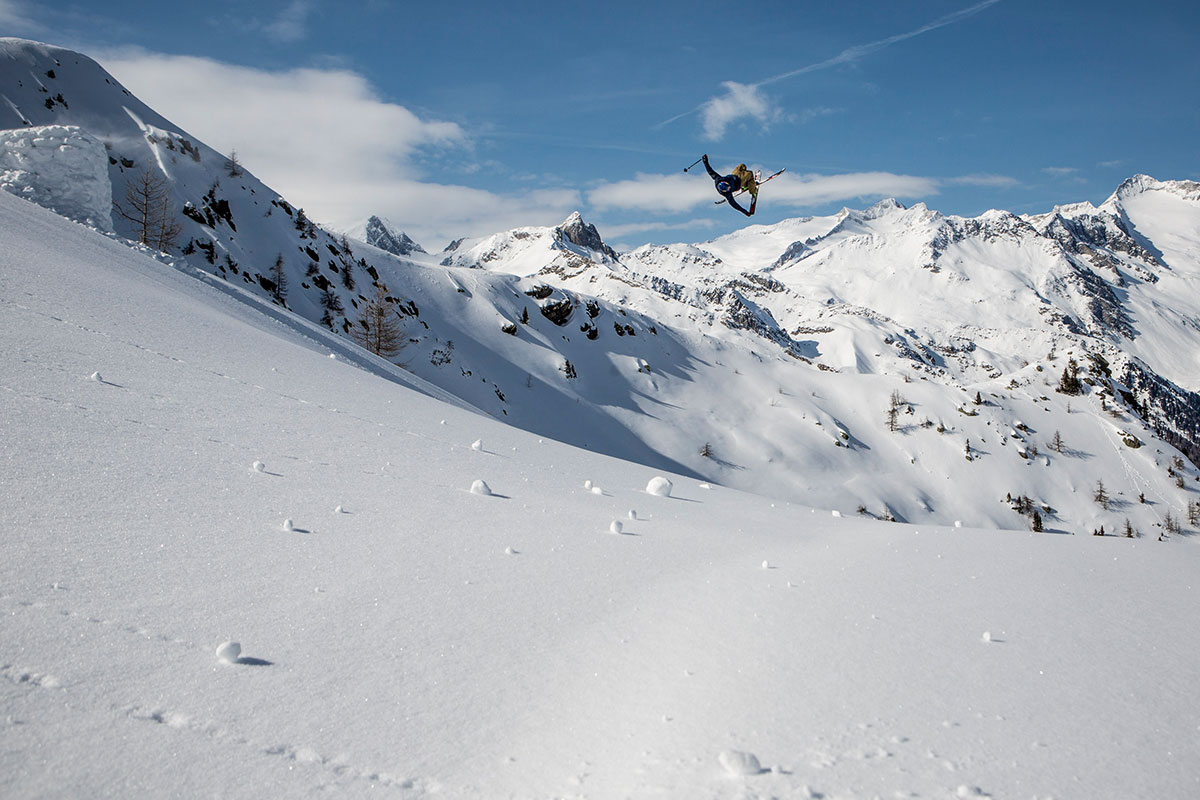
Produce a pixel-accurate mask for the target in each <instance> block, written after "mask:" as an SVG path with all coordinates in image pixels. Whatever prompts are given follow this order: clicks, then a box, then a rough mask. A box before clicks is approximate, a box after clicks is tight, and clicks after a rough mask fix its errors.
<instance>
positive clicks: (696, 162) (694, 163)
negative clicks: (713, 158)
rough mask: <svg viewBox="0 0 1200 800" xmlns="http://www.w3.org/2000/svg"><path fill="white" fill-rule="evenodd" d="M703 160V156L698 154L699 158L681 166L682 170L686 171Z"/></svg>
mask: <svg viewBox="0 0 1200 800" xmlns="http://www.w3.org/2000/svg"><path fill="white" fill-rule="evenodd" d="M703 160H704V156H700V158H697V159H696V160H695V161H693V162H692V164H691V166H688V167H684V168H683V171H684V172H687V171H688V170H689V169H691V168H692V167H694V166H696V165H697V164H699V163H700V162H701V161H703Z"/></svg>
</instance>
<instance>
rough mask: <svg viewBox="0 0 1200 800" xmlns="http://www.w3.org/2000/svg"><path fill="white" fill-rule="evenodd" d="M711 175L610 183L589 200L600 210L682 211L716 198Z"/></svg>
mask: <svg viewBox="0 0 1200 800" xmlns="http://www.w3.org/2000/svg"><path fill="white" fill-rule="evenodd" d="M713 192H714V190H713V185H712V181H710V180H709V179H708V175H706V174H703V173H701V174H700V175H699V176H696V175H691V176H689V175H681V174H671V175H648V174H645V173H638V175H637V177H635V178H633V179H632V180H624V181H616V182H615V183H606V184H603V185H601V186H598V187H597V188H595V189H592V190H591V191H590V192H588V196H587V199H588V203H589V204H591V205H592V206H593V207H594V208H597V209H601V210H603V209H612V208H620V209H629V210H636V211H659V212H663V213H667V214H679V213H682V212H684V211H687V210H689V209H692V208H695V207H696V206H698V205H700V204H701V203H703V202H704V201H705V200H709V201H711V200H712V199H714V197H713Z"/></svg>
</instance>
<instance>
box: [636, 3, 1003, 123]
mask: <svg viewBox="0 0 1200 800" xmlns="http://www.w3.org/2000/svg"><path fill="white" fill-rule="evenodd" d="M1000 1H1001V0H982V2H978V3H975V4H974V5H972V6H969V7H967V8H964V9H961V10H959V11H955V12H953V13H951V14H947V15H945V16H943V17H939V18H938V19H935V20H933V21H932V22H929V23H926V24H925V25H922V26H920V27H919V28H915V29H913V30H911V31H906V32H904V33H898V34H895V35H893V36H888V37H886V38H884V39H879V40H877V41H874V42H867V43H866V44H860V45H855V46H853V47H847V48H846V49H845V50H843V51H841V52H840V53H838V54H837V55H835V56H833V57H832V58H827V59H825V60H824V61H818V62H816V63H815V64H808V65H805V66H803V67H798V68H796V69H792V70H788V71H787V72H781V73H779V74H778V75H772V76H771V77H769V78H764V79H763V80H761V81H758V82H756V83H750V84H741V83H735V82H733V81H726V82H725V83H723V84H721V86H722V88H723V89H724V90H725V92H724V94H721V95H717V96H714V97H712V98H710V99H708V100H706V101H705V102H703V103H701V104H700V105H698V106H696V107H695V108H693V109H691V110H690V111H685V112H684V113H682V114H677V115H675V116H673V117H671V118H670V119H667V120H664V121H663V122H660V123H658V124H657V125H655V126H654V128H655V129H656V130H657V129H659V128H663V127H665V126H667V125H670V124H671V123H672V122H675V121H677V120H680V119H683V118H684V117H687V116H690V115H692V114H695V113H697V112H699V113H700V114H701V115H702V117H703V124H704V136H705V138H706V139H710V140H713V141H716V140H719V139H720V138H721V137H722V136H724V134H725V130H726V128H727V127H728V125H729V124H730V123H731V122H732V121H733V120H734V119H738V118H739V116H741V115H739V114H737V113H735V112H737V111H738V110H739V109H741V110H742V111H743V115H744V114H749V115H750V116H751V117H752V118H754V119H756V120H758V121H760V122H765V121H771V120H773V119H777V118H778V117H779V116H780V115H781V114H782V111H781V110H780V109H778V108H777V107H775V106H774V104H773V103H772V101H771V100H770V99H769V98H768V96H767V95H766V94H765V93H763V92H762V91H761V89H762V87H764V86H769V85H770V84H773V83H778V82H780V81H784V80H787V79H789V78H795V77H797V76H799V75H805V74H808V73H810V72H817V71H819V70H823V69H829V68H831V67H836V66H838V65H841V64H849V63H853V62H855V61H858V60H860V59H862V58H864V57H866V56H868V55H871V54H872V53H876V52H878V51H880V50H883V49H884V48H887V47H890V46H892V45H894V44H897V43H899V42H903V41H905V40H907V39H912V38H914V37H917V36H920V35H922V34H925V33H929V32H931V31H935V30H937V29H939V28H944V27H946V26H947V25H953V24H955V23H957V22H962V21H963V20H965V19H967V18H969V17H972V16H974V15H976V14H978V13H979V12H981V11H984V10H986V9H988V8H990V7H991V6H994V5H996V4H997V3H999V2H1000Z"/></svg>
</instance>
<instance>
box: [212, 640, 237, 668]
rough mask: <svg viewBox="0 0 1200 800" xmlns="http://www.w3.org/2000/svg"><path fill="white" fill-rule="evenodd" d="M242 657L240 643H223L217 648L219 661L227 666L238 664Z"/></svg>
mask: <svg viewBox="0 0 1200 800" xmlns="http://www.w3.org/2000/svg"><path fill="white" fill-rule="evenodd" d="M241 655H242V646H241V644H239V643H238V642H222V643H221V644H220V645H218V646H217V660H218V661H221V662H222V663H225V664H236V663H237V660H238V658H239V657H240V656H241Z"/></svg>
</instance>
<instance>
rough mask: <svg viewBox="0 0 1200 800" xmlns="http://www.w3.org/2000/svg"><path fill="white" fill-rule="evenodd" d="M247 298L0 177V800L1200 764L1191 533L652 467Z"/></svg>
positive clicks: (361, 792) (830, 787) (1080, 416)
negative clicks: (822, 497)
mask: <svg viewBox="0 0 1200 800" xmlns="http://www.w3.org/2000/svg"><path fill="white" fill-rule="evenodd" d="M256 298H257V295H256V294H255V293H252V292H246V291H241V290H240V289H238V288H237V287H233V286H230V285H229V284H228V283H226V282H224V281H221V280H220V279H214V278H212V277H211V276H209V275H207V273H204V272H202V271H197V270H194V269H191V268H188V267H185V266H182V265H181V266H180V268H179V269H171V268H169V267H167V266H165V265H164V264H163V263H162V262H161V261H160V260H152V259H151V258H149V257H147V256H145V255H141V254H138V253H137V252H135V251H133V250H130V249H129V248H127V247H126V246H124V245H123V244H121V243H119V242H117V241H113V240H111V239H109V238H106V237H104V236H102V235H100V234H98V233H95V232H92V231H89V230H87V229H85V228H84V227H82V226H79V225H74V224H71V223H69V222H66V221H65V220H63V219H62V218H61V217H58V216H55V215H54V214H52V213H51V212H49V211H46V210H44V209H41V208H38V207H36V206H34V205H32V204H30V203H25V202H23V201H21V200H18V199H16V198H14V197H10V196H8V195H6V194H4V193H0V308H2V313H0V341H2V342H3V344H4V346H3V347H0V397H2V398H3V402H2V404H0V408H2V409H3V411H2V412H0V426H2V436H0V491H2V492H3V496H4V502H3V503H0V531H2V532H3V542H4V545H3V558H0V611H2V613H0V795H3V796H5V797H80V796H89V797H97V796H108V797H111V796H122V797H129V796H139V797H165V796H185V797H196V796H220V797H227V798H251V797H254V798H257V797H262V796H263V795H264V794H266V795H270V796H272V797H282V798H307V797H324V796H331V795H336V796H338V797H366V796H372V797H395V798H422V797H455V798H495V797H522V798H551V797H573V798H590V799H593V800H600V799H603V798H625V797H686V798H699V799H703V798H769V797H798V798H813V797H826V798H850V797H875V796H880V797H896V796H916V797H995V798H1008V797H1018V798H1027V797H1039V798H1045V797H1062V798H1070V797H1087V798H1098V797H1190V796H1193V795H1195V794H1196V793H1197V791H1200V772H1198V771H1197V767H1196V765H1197V764H1198V763H1200V742H1198V740H1197V738H1196V735H1195V733H1196V727H1195V726H1196V719H1197V718H1198V716H1200V703H1198V701H1197V697H1198V695H1197V694H1196V692H1195V691H1193V690H1192V688H1191V686H1190V682H1191V680H1192V678H1191V675H1192V673H1193V671H1194V670H1193V665H1194V664H1195V662H1196V660H1197V658H1198V657H1200V650H1198V648H1197V644H1196V637H1195V636H1194V635H1193V631H1192V627H1193V620H1194V619H1195V618H1196V616H1197V614H1198V613H1200V601H1198V595H1197V593H1196V592H1195V591H1194V588H1193V587H1194V586H1195V579H1196V571H1197V567H1198V558H1200V556H1198V554H1200V549H1197V548H1196V547H1195V543H1194V542H1192V541H1189V540H1188V539H1186V538H1180V537H1173V538H1172V539H1171V540H1170V541H1168V542H1165V543H1159V542H1156V541H1152V540H1147V539H1142V540H1134V541H1130V540H1125V539H1116V538H1111V537H1107V538H1097V537H1091V536H1050V535H1046V536H1035V535H1032V534H1028V533H1013V532H997V531H984V530H972V529H969V528H959V529H956V528H945V527H940V526H931V525H921V526H908V525H889V524H882V523H878V522H873V521H870V520H864V519H851V518H845V517H843V518H837V517H833V516H831V515H830V513H829V512H828V511H821V510H816V511H814V510H811V509H809V508H805V507H801V506H795V505H791V504H788V503H784V502H781V501H777V500H771V499H768V498H765V497H761V496H756V495H748V494H741V493H739V492H736V491H732V490H729V489H725V488H721V487H717V486H713V485H710V484H703V483H700V482H698V481H696V480H693V479H689V478H686V477H682V476H679V475H668V474H665V473H659V472H656V471H655V470H651V469H648V468H646V467H644V466H640V465H636V464H632V463H628V462H623V461H617V460H614V459H611V458H606V457H603V456H600V455H597V454H593V453H588V452H586V451H583V450H580V449H576V448H572V447H567V446H564V445H561V444H559V443H556V442H554V441H551V440H548V439H540V438H538V437H536V436H533V435H529V434H527V433H523V432H521V431H519V430H516V429H514V428H512V427H509V426H506V425H502V424H500V423H498V422H496V421H493V420H490V419H488V418H487V417H485V416H482V415H479V414H476V413H471V412H469V411H467V410H463V409H459V408H455V407H453V406H450V405H447V404H446V403H444V402H442V401H440V400H437V399H435V398H432V397H430V396H428V395H426V394H422V393H419V392H416V391H413V390H411V389H409V388H407V387H406V386H404V385H403V384H401V383H397V381H398V380H401V379H402V376H401V375H400V374H399V373H397V372H396V371H394V370H393V369H392V368H391V367H389V366H388V365H386V364H385V363H384V362H382V361H380V360H378V359H373V358H370V357H362V358H360V359H359V360H358V362H357V363H349V362H348V357H347V352H348V350H347V345H346V343H345V339H344V338H343V337H341V336H339V335H337V334H335V333H333V332H331V331H329V330H328V329H326V328H323V327H322V326H319V325H310V324H307V323H305V324H300V323H299V322H297V321H295V318H294V317H291V316H290V315H287V314H286V312H282V311H279V312H278V316H277V317H275V318H274V319H272V318H270V317H268V316H266V315H264V314H263V311H262V309H263V308H264V304H263V303H262V302H261V301H260V300H258V299H256ZM265 307H266V308H268V309H269V308H272V306H270V304H266V305H265ZM289 319H291V320H292V322H290V323H287V324H281V323H285V322H287V320H289ZM640 335H641V334H639V336H640ZM331 355H335V356H336V357H335V358H331V357H330V356H331ZM739 363H742V362H739ZM793 369H794V367H793ZM813 372H814V373H816V372H817V371H816V370H815V369H814V370H813ZM820 374H821V375H824V374H825V373H820ZM868 377H869V376H868ZM868 377H864V378H863V379H862V380H867V379H868ZM875 379H876V380H878V378H875ZM831 385H832V384H831ZM740 388H745V387H740ZM812 388H813V389H814V390H817V389H818V388H819V390H820V391H821V392H825V391H826V389H827V387H825V386H821V387H818V386H817V385H816V384H813V387H812ZM914 388H915V387H914ZM929 391H930V392H932V391H933V390H932V389H930V390H929ZM796 399H797V398H796V396H795V395H780V396H779V400H780V402H781V403H782V404H790V403H792V402H793V401H795V400H796ZM662 407H663V408H664V409H665V408H666V406H665V405H664V406H662ZM1027 407H1028V408H1029V414H1028V421H1029V422H1030V424H1031V425H1032V426H1034V427H1041V426H1042V425H1043V423H1042V422H1041V420H1042V419H1043V418H1046V417H1048V416H1049V415H1048V414H1047V413H1046V412H1042V411H1039V410H1037V409H1036V408H1035V407H1034V406H1033V405H1028V406H1027ZM986 411H988V412H989V413H998V412H997V411H996V409H994V408H991V407H988V408H987V409H986ZM779 413H780V414H784V415H789V414H793V413H795V414H797V415H798V412H797V411H795V409H794V408H793V409H788V408H786V407H785V408H782V409H780V410H779ZM1072 419H1073V420H1076V421H1077V422H1078V426H1079V430H1080V431H1083V430H1085V429H1086V428H1087V427H1088V426H1091V425H1096V424H1097V419H1096V418H1094V417H1093V415H1091V414H1090V413H1089V412H1085V411H1079V412H1077V413H1076V414H1074V415H1072ZM829 422H830V421H829V420H825V424H826V425H829ZM830 430H832V427H831V426H830ZM1074 435H1075V433H1074V432H1073V431H1071V432H1068V437H1071V436H1074ZM830 438H834V437H832V436H831V437H830ZM900 440H901V441H904V440H905V438H903V437H901V438H900ZM852 441H853V437H852ZM855 446H856V447H858V445H855ZM875 446H876V447H879V448H883V447H885V446H886V444H885V443H884V442H883V441H880V442H877V443H876V445H875ZM1015 446H1016V442H1015V441H1010V443H1009V445H1008V448H1009V449H1010V451H1011V448H1013V447H1015ZM989 447H991V448H992V449H993V450H995V451H1000V450H1001V449H1002V448H1000V447H996V442H995V441H994V440H992V441H990V442H989ZM1081 449H1082V448H1081ZM828 452H829V453H836V452H838V451H837V450H834V449H829V450H828ZM846 452H848V453H851V454H853V453H857V454H860V455H861V454H862V453H864V452H865V451H864V450H862V449H858V450H853V451H846ZM843 454H845V453H843ZM994 458H995V459H996V460H997V461H999V460H1000V459H1001V455H1000V454H996V455H995V456H994ZM1072 458H1074V459H1077V460H1080V461H1088V460H1090V461H1095V462H1103V461H1104V456H1103V454H1102V453H1100V452H1098V451H1097V452H1093V453H1078V454H1076V455H1075V456H1072ZM956 463H958V464H960V470H959V471H962V472H965V471H968V470H970V469H972V468H973V466H972V465H971V464H968V463H966V462H961V461H959V462H956ZM1137 463H1141V462H1137ZM1010 469H1011V473H1012V475H1013V476H1018V475H1021V474H1024V473H1029V474H1032V473H1034V472H1035V471H1038V470H1039V468H1038V467H1037V466H1036V465H1028V466H1026V465H1023V464H1020V463H1019V462H1017V463H1015V464H1014V465H1013V466H1011V468H1010ZM1038 474H1039V475H1041V474H1043V473H1041V472H1038ZM657 476H661V477H669V478H670V479H671V480H672V481H673V486H672V487H671V490H670V493H669V494H668V495H662V494H654V493H652V492H649V491H647V489H648V488H649V487H650V485H651V479H652V478H654V477H657ZM956 477H957V476H956ZM476 481H482V482H484V483H486V485H487V487H489V491H490V494H488V493H472V491H471V487H472V485H473V484H474V483H475V482H476ZM994 488H998V487H994ZM964 491H966V490H965V489H964ZM1081 491H1082V489H1081ZM618 531H619V532H618ZM228 642H238V643H239V644H240V648H233V647H231V646H224V645H226V643H228ZM218 652H220V653H221V654H222V655H223V656H224V657H225V658H224V660H223V659H222V658H220V657H218Z"/></svg>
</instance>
